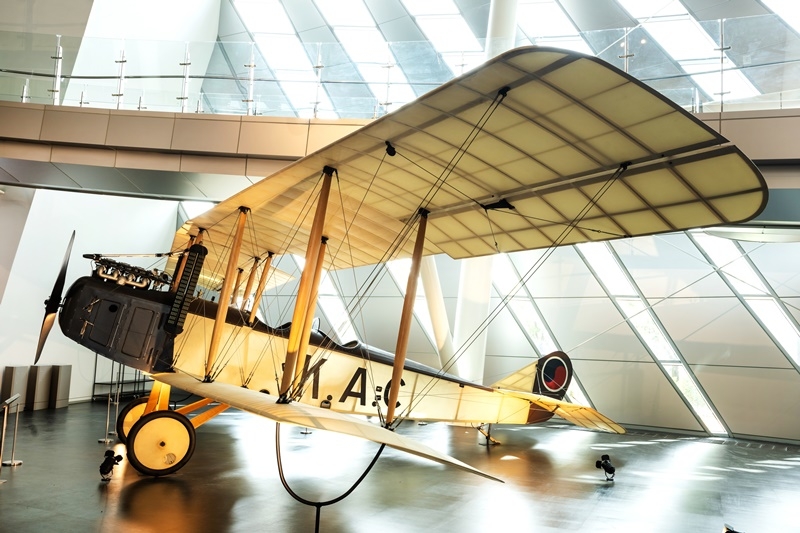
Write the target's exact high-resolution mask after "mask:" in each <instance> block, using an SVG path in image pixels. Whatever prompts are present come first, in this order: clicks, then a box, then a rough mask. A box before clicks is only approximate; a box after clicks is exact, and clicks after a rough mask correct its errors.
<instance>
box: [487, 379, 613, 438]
mask: <svg viewBox="0 0 800 533" xmlns="http://www.w3.org/2000/svg"><path fill="white" fill-rule="evenodd" d="M498 392H500V393H502V394H506V395H508V396H514V397H516V398H522V399H525V400H528V401H529V402H531V403H532V404H534V405H535V406H537V407H539V408H541V409H544V410H546V411H550V412H551V413H555V414H557V415H558V416H560V417H561V418H563V419H564V420H566V421H567V422H572V423H573V424H575V425H576V426H581V427H585V428H589V429H597V430H600V431H605V432H607V433H619V434H620V435H621V434H623V433H625V428H624V427H622V426H620V425H619V424H617V423H616V422H614V421H613V420H611V419H610V418H608V417H607V416H605V415H604V414H602V413H599V412H598V411H596V410H595V409H592V408H591V407H586V406H583V405H578V404H575V403H570V402H565V401H564V400H556V399H555V398H550V397H548V396H541V395H539V394H533V393H532V392H520V391H512V390H503V389H498Z"/></svg>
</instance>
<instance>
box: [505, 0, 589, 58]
mask: <svg viewBox="0 0 800 533" xmlns="http://www.w3.org/2000/svg"><path fill="white" fill-rule="evenodd" d="M517 25H518V26H519V28H520V29H521V30H522V32H523V33H524V34H525V35H526V36H527V37H528V39H530V41H531V42H532V43H533V44H536V45H539V46H555V47H558V48H566V49H568V50H575V51H576V52H582V53H584V54H588V55H594V53H593V52H592V49H591V48H590V47H589V45H588V44H586V41H584V39H583V37H581V35H580V33H579V32H578V29H577V28H576V27H575V25H574V24H573V23H572V21H571V20H570V19H569V17H567V15H566V14H565V13H564V11H563V10H562V9H561V7H560V6H559V5H558V4H557V3H556V2H555V0H520V2H519V4H518V6H517Z"/></svg>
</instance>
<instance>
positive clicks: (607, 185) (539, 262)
mask: <svg viewBox="0 0 800 533" xmlns="http://www.w3.org/2000/svg"><path fill="white" fill-rule="evenodd" d="M627 168H628V165H627V164H622V165H620V167H619V169H617V171H616V172H615V173H614V175H613V176H611V178H610V179H609V180H608V181H606V182H605V183H604V184H603V186H602V187H600V189H598V190H597V192H596V193H595V194H594V196H593V197H592V198H591V199H590V200H589V201H588V202H587V203H586V205H585V206H584V207H583V208H582V209H581V211H580V212H579V213H578V215H577V216H576V217H575V218H574V219H573V221H572V222H571V223H570V224H568V225H567V227H565V228H564V229H563V230H562V232H561V234H559V236H558V237H557V238H556V240H555V241H554V243H553V245H552V246H551V247H549V248H548V249H547V250H546V251H545V253H544V254H542V255H541V256H540V257H539V258H538V259H537V261H536V262H535V263H534V264H533V265H532V266H531V268H530V269H529V270H528V271H527V272H526V273H525V275H524V276H523V277H522V278H521V279H520V280H519V281H518V282H517V283H516V284H515V285H514V287H513V288H512V289H511V291H510V292H509V293H508V294H506V295H505V296H504V297H503V299H502V300H501V301H500V303H498V304H497V306H495V308H494V309H492V311H491V312H490V313H489V315H488V316H487V317H486V318H485V319H484V320H483V321H482V322H481V324H480V325H479V326H478V328H477V329H476V330H475V331H474V332H473V333H472V334H471V335H470V336H469V337H468V338H467V339H466V341H465V342H464V344H463V345H462V346H460V347H459V348H458V350H456V352H455V353H454V354H453V356H452V357H450V359H448V360H447V361H446V362H445V364H444V365H443V366H442V369H441V371H440V373H439V374H440V376H441V375H443V374H445V373H447V372H448V371H449V370H450V369H451V368H452V367H453V366H454V365H455V364H456V362H457V361H458V360H459V359H460V358H461V357H462V356H463V355H464V353H465V352H466V350H467V349H468V348H469V347H470V346H471V345H472V344H473V343H474V342H475V341H476V340H477V339H478V338H479V337H480V335H481V334H482V333H483V332H484V331H485V330H486V328H488V327H489V324H490V323H491V322H492V321H493V320H494V319H495V318H497V316H498V315H499V314H500V312H501V311H502V310H503V309H505V308H506V306H508V303H509V302H510V301H511V300H512V298H513V297H514V296H515V295H516V294H517V292H519V291H520V290H521V289H522V287H523V286H525V284H527V282H528V280H529V279H530V278H531V277H532V276H533V274H535V273H536V272H537V271H538V269H539V268H540V267H541V265H542V264H544V262H545V261H546V260H547V259H548V258H549V257H550V255H552V253H553V252H554V251H555V249H556V248H557V247H558V246H560V245H561V243H563V242H564V241H565V240H566V239H567V237H568V236H569V234H570V233H571V232H572V230H574V229H575V228H576V227H577V226H578V224H580V222H581V220H583V218H584V217H585V216H586V215H587V214H588V213H589V211H590V210H591V209H592V207H593V206H594V205H596V203H597V201H598V200H599V199H600V198H601V197H602V196H603V195H604V194H605V193H606V192H607V191H608V190H609V189H610V188H611V186H612V185H613V184H614V183H616V181H617V179H619V177H620V176H621V175H622V173H623V172H624V171H625V170H626V169H627ZM436 381H437V380H436V379H433V380H431V381H430V382H428V383H427V384H426V385H425V386H424V387H423V389H422V390H421V392H420V393H418V394H416V395H415V397H414V400H413V401H412V402H409V405H408V406H407V407H406V408H405V409H404V410H403V411H401V413H400V415H398V416H397V417H396V418H395V421H396V423H397V425H399V424H400V423H402V421H403V420H405V418H406V417H407V416H408V415H409V413H411V412H412V411H413V409H414V407H416V406H417V405H419V402H420V401H421V400H422V399H423V398H424V397H425V394H427V393H428V392H429V391H430V390H431V389H432V388H433V386H434V385H435V383H436ZM395 427H397V426H395Z"/></svg>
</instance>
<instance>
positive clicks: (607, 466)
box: [594, 455, 617, 481]
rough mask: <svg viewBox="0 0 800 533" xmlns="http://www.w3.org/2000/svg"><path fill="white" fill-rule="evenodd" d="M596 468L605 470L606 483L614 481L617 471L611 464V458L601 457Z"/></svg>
mask: <svg viewBox="0 0 800 533" xmlns="http://www.w3.org/2000/svg"><path fill="white" fill-rule="evenodd" d="M594 466H596V467H597V468H602V469H603V472H604V473H605V474H606V481H614V473H615V472H616V471H617V469H616V468H614V465H612V464H611V457H609V456H608V455H601V456H600V460H599V461H597V462H596V463H595V464H594Z"/></svg>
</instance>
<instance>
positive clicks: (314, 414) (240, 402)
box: [152, 373, 502, 482]
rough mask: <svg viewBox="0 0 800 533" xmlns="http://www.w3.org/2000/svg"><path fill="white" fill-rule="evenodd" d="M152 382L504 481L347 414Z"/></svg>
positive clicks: (223, 389)
mask: <svg viewBox="0 0 800 533" xmlns="http://www.w3.org/2000/svg"><path fill="white" fill-rule="evenodd" d="M152 377H153V379H155V380H157V381H161V382H162V383H166V384H168V385H171V386H173V387H178V388H179V389H183V390H185V391H187V392H191V393H192V394H197V395H198V396H202V397H204V398H211V399H212V400H216V401H218V402H222V403H225V404H228V405H230V406H232V407H236V408H237V409H242V410H243V411H248V412H250V413H254V414H257V415H261V416H264V417H266V418H269V419H270V420H274V421H275V422H280V423H282V424H293V425H295V426H302V427H308V428H316V429H324V430H328V431H335V432H337V433H343V434H345V435H351V436H354V437H360V438H363V439H368V440H371V441H374V442H378V443H383V444H386V445H387V446H391V447H392V448H396V449H398V450H402V451H404V452H408V453H411V454H414V455H417V456H419V457H424V458H426V459H430V460H432V461H436V462H437V463H441V464H446V465H451V466H455V467H457V468H460V469H462V470H466V471H467V472H470V473H472V474H477V475H479V476H483V477H485V478H489V479H492V480H494V481H501V482H502V480H500V479H497V478H496V477H493V476H490V475H489V474H486V473H485V472H481V471H480V470H478V469H476V468H473V467H471V466H469V465H468V464H466V463H462V462H461V461H459V460H458V459H454V458H452V457H450V456H449V455H445V454H443V453H441V452H438V451H436V450H434V449H433V448H429V447H428V446H425V445H424V444H420V443H419V442H416V441H414V440H412V439H409V438H406V437H404V436H402V435H400V434H398V433H395V432H393V431H389V430H388V429H384V428H382V427H380V426H376V425H375V424H370V423H369V422H366V421H364V420H360V419H358V418H355V417H353V416H349V415H344V414H341V413H337V412H335V411H331V410H330V409H322V408H320V407H313V406H311V405H306V404H302V403H297V402H293V403H289V404H279V403H277V400H278V398H277V397H275V396H270V395H268V394H264V393H261V392H256V391H254V390H248V389H244V388H242V387H237V386H235V385H230V384H227V383H221V382H213V383H204V382H202V381H199V380H197V379H195V378H193V377H191V376H188V375H186V374H173V373H162V374H153V376H152Z"/></svg>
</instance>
